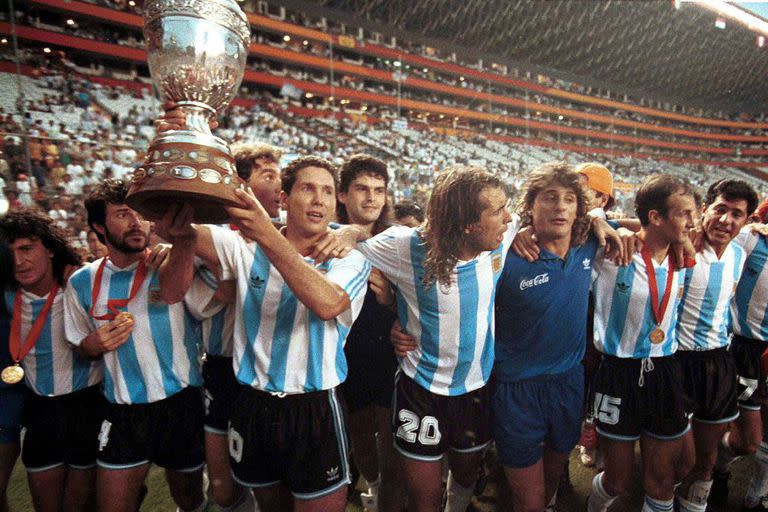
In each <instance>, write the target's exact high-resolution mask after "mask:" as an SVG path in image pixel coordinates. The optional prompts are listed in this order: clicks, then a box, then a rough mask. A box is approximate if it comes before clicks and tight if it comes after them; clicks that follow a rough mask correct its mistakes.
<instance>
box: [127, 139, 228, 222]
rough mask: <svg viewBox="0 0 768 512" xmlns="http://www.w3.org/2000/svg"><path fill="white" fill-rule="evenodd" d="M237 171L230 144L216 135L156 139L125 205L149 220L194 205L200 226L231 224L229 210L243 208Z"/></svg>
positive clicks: (134, 177) (195, 219)
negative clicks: (182, 204) (170, 209)
mask: <svg viewBox="0 0 768 512" xmlns="http://www.w3.org/2000/svg"><path fill="white" fill-rule="evenodd" d="M241 186H242V180H241V179H240V178H239V177H238V176H237V174H236V172H235V164H234V160H233V158H232V154H231V153H230V152H229V148H228V147H227V145H226V143H225V142H224V141H223V140H221V139H219V138H218V137H214V136H212V135H206V134H203V133H199V132H192V131H188V130H176V131H169V132H165V133H164V134H162V135H161V136H160V137H157V138H155V140H153V141H152V144H151V145H150V146H149V149H148V150H147V158H146V160H145V162H144V163H143V164H142V166H141V167H139V168H138V169H136V170H135V171H134V173H133V178H132V180H131V189H130V190H129V192H128V196H127V197H126V198H125V202H126V204H127V205H128V206H130V207H131V208H133V209H134V210H136V211H137V212H139V213H140V214H142V215H143V216H144V218H145V219H147V220H159V219H161V218H162V217H163V215H164V214H165V212H166V210H167V209H168V206H170V205H171V204H173V203H178V202H188V203H190V204H191V205H192V208H193V210H194V222H195V223H197V224H225V223H227V222H228V221H229V220H230V219H229V215H227V212H226V211H225V210H224V206H237V205H239V204H240V201H239V200H238V199H237V197H236V196H235V190H236V189H237V188H239V187H241Z"/></svg>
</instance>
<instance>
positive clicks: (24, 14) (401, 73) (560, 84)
mask: <svg viewBox="0 0 768 512" xmlns="http://www.w3.org/2000/svg"><path fill="white" fill-rule="evenodd" d="M89 1H91V3H96V4H101V5H104V6H106V7H110V8H113V9H123V10H128V11H131V12H135V13H136V14H141V4H142V2H135V1H132V0H129V1H128V2H123V1H122V0H120V1H118V2H115V1H112V0H89ZM246 8H248V7H247V6H246ZM274 13H279V14H274ZM267 15H269V16H271V17H273V18H279V19H283V20H286V21H289V22H292V23H295V24H299V25H303V26H307V27H310V28H314V29H318V30H321V31H325V32H328V33H331V34H334V35H347V36H350V37H353V38H358V36H359V34H358V31H357V30H356V29H355V28H353V27H348V26H345V25H343V24H341V23H336V22H333V21H330V20H327V19H325V18H319V19H315V18H313V17H310V16H307V15H306V14H305V13H290V12H286V10H285V9H284V8H275V7H273V6H270V8H269V12H268V13H267ZM65 18H67V15H66V14H55V13H51V12H48V11H44V10H38V9H35V8H34V7H30V8H28V9H26V10H19V11H17V13H16V21H17V23H20V24H29V25H31V26H34V27H37V28H44V29H46V30H53V31H56V32H62V33H69V34H72V35H76V36H79V37H86V38H88V39H94V40H99V41H103V42H108V43H112V44H118V45H121V46H129V47H141V46H142V44H143V43H142V37H141V34H140V31H139V30H138V29H129V28H125V27H118V26H112V25H110V26H107V25H105V24H103V23H100V22H99V21H98V20H88V19H81V18H78V19H77V20H74V19H71V18H70V19H67V21H66V23H65V22H64V20H65ZM252 39H253V42H256V43H262V44H267V45H270V46H274V47H278V48H283V49H289V50H292V51H296V52H301V53H310V54H312V55H315V56H320V57H324V58H328V59H333V60H334V61H338V62H345V63H349V64H355V65H359V66H362V67H367V68H371V69H376V70H386V71H390V72H392V77H393V81H390V82H389V83H382V82H376V81H372V80H370V79H369V78H367V77H363V76H352V75H344V74H340V75H337V76H333V77H329V76H328V73H327V72H325V71H322V70H314V71H308V70H307V69H302V68H294V67H292V66H290V65H286V64H285V63H282V62H270V61H265V60H263V59H260V58H254V57H252V58H251V59H249V68H250V69H252V70H261V71H268V72H270V73H271V74H274V75H278V76H290V77H292V78H296V79H300V80H311V81H313V82H316V83H330V82H331V81H332V82H333V84H334V85H336V86H341V87H348V88H352V89H356V90H365V91H368V92H372V93H376V94H386V95H389V96H395V95H399V96H401V97H403V98H408V99H415V100H421V101H428V102H431V103H436V102H437V103H440V104H443V105H447V106H452V107H459V108H465V109H471V110H475V111H480V112H489V113H493V114H498V115H513V116H515V117H522V118H523V119H531V120H535V121H542V122H547V123H551V124H554V125H557V126H564V127H566V126H567V127H576V128H586V129H598V130H601V131H604V132H606V133H611V134H620V135H628V136H636V137H638V136H639V137H642V138H651V139H656V140H662V139H665V135H664V134H660V133H658V132H653V131H641V132H640V133H639V134H638V131H637V130H634V129H631V128H626V127H621V126H616V125H610V126H606V124H604V123H596V122H591V121H585V120H580V119H576V118H572V117H569V116H568V112H567V110H576V111H579V112H585V113H589V114H598V115H606V116H612V117H613V118H616V119H624V120H628V121H634V122H640V123H646V124H651V125H655V126H662V127H667V128H675V129H684V130H694V131H700V132H703V133H715V134H732V133H738V134H740V135H756V136H762V135H765V133H764V130H758V129H755V130H743V129H742V130H738V131H734V130H733V129H730V128H727V127H717V126H707V125H691V124H685V123H681V122H679V121H676V120H672V119H665V118H662V117H654V116H650V115H644V114H641V113H638V112H634V111H631V110H624V109H612V108H609V107H599V106H597V105H590V104H582V103H580V104H576V103H573V102H569V101H567V100H564V99H560V98H557V97H555V96H550V95H547V94H541V93H537V92H536V91H534V90H528V89H524V88H515V87H511V86H504V85H502V84H500V83H498V82H492V81H491V80H487V81H483V80H479V79H476V78H472V77H471V76H466V77H465V76H457V75H454V74H450V73H447V72H441V71H439V70H438V69H436V68H429V67H424V68H421V67H419V66H411V65H410V64H409V63H407V62H401V61H398V60H395V59H382V58H376V57H373V56H366V55H362V54H359V53H355V52H354V51H353V50H351V49H349V48H344V47H339V46H336V47H330V46H329V45H327V44H324V43H322V42H318V41H314V40H307V39H303V40H302V39H297V38H293V39H292V38H287V39H286V38H284V36H283V35H282V34H274V33H268V32H264V31H262V30H254V31H253V35H252ZM389 41H390V43H392V42H393V41H394V46H392V45H390V46H392V47H393V48H394V49H397V50H400V51H403V52H406V53H411V54H414V55H418V56H422V57H428V58H430V59H431V60H434V61H436V62H448V63H455V64H459V65H461V66H464V67H466V68H467V70H470V69H472V70H476V71H482V72H488V73H492V74H497V75H500V76H504V77H511V78H515V79H520V80H523V81H527V82H529V83H530V84H531V85H536V86H537V87H539V86H545V87H553V88H555V89H561V90H565V91H569V92H576V93H580V94H585V95H587V96H592V97H594V98H601V99H610V100H615V101H620V102H623V103H627V104H628V105H638V106H643V107H651V108H655V109H660V110H667V111H670V112H675V113H683V114H688V115H694V116H703V117H709V118H715V119H724V120H738V121H755V122H763V121H765V114H759V115H756V116H752V115H748V114H744V113H741V112H739V113H731V114H725V113H722V112H709V111H704V110H702V109H700V108H687V109H686V108H685V107H681V106H677V105H670V104H665V103H662V102H657V101H652V100H647V99H643V98H634V97H632V96H630V95H627V94H620V95H618V94H616V93H611V92H610V91H606V90H603V89H600V88H594V87H589V86H585V85H581V84H578V83H575V82H569V81H566V80H561V79H554V78H550V77H547V76H546V75H542V74H538V73H537V74H532V73H530V72H524V71H521V70H519V69H517V68H513V67H510V66H506V65H499V64H495V63H491V64H489V65H484V63H483V62H482V61H479V62H462V61H461V59H458V58H457V56H456V54H455V53H449V54H446V55H443V54H442V53H444V52H441V51H440V50H439V49H436V48H432V47H427V46H424V45H418V44H409V43H408V42H403V41H398V40H392V39H390V40H389ZM367 42H368V43H370V42H371V40H370V39H368V41H367ZM378 44H383V45H387V43H386V40H382V41H379V43H378ZM96 68H97V69H94V70H93V71H94V72H97V73H103V72H104V69H103V67H101V66H97V67H96ZM409 76H411V77H416V78H422V79H426V80H428V81H431V82H435V83H440V84H444V85H451V86H454V87H457V88H461V89H466V90H467V91H471V92H472V93H473V94H475V95H476V98H475V99H471V98H466V97H462V96H440V97H438V96H437V95H436V94H435V93H433V92H430V91H426V90H421V89H415V88H412V87H408V86H404V87H399V86H398V85H397V84H396V82H397V81H401V82H403V81H405V80H406V78H407V77H409ZM136 78H138V74H137V73H136V70H135V68H132V69H131V70H130V72H129V79H136ZM490 94H493V95H500V96H504V97H507V98H514V99H518V100H525V101H529V102H531V103H532V104H534V105H542V106H546V107H555V108H557V109H565V112H564V113H563V114H564V115H559V114H552V113H547V112H540V111H537V110H536V108H535V107H533V108H530V109H528V110H525V111H522V110H520V109H515V108H513V107H510V106H508V105H504V104H503V103H501V104H499V103H496V104H494V102H493V101H491V100H490V99H489V98H488V95H490ZM318 100H319V99H315V100H314V101H315V102H316V101H318ZM529 110H530V111H529ZM495 130H496V131H497V133H499V134H506V133H507V132H508V131H510V130H511V129H509V128H504V127H501V126H496V127H495ZM669 138H670V136H669V135H666V139H665V140H669ZM675 141H677V142H683V143H692V144H699V145H702V146H709V147H724V146H727V147H733V148H738V149H743V148H750V147H753V145H751V144H749V143H731V144H724V143H723V142H721V141H716V140H702V139H697V138H695V137H685V136H675ZM587 142H588V141H587Z"/></svg>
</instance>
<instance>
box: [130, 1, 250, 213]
mask: <svg viewBox="0 0 768 512" xmlns="http://www.w3.org/2000/svg"><path fill="white" fill-rule="evenodd" d="M250 37H251V35H250V28H249V25H248V18H247V17H246V16H245V13H244V12H243V11H242V10H241V9H240V7H239V6H238V5H237V2H236V1H235V0H148V1H147V2H146V3H145V6H144V40H145V42H146V44H147V54H148V58H147V60H148V64H149V71H150V74H151V75H152V79H153V81H154V83H155V86H156V87H157V89H158V91H159V92H160V95H161V97H162V99H163V101H172V102H174V103H176V104H177V105H178V108H179V109H180V110H181V111H182V112H183V113H184V115H185V118H186V129H184V130H171V131H167V132H163V133H159V134H157V136H155V138H154V140H152V142H151V144H150V146H149V149H148V150H147V156H146V158H145V160H144V163H143V164H142V165H141V167H139V168H138V169H136V170H135V171H134V173H133V178H132V180H131V188H130V191H129V192H128V196H127V197H126V203H127V204H128V205H129V206H130V207H131V208H133V209H134V210H136V211H138V212H139V213H141V214H142V215H143V216H144V217H145V218H147V219H149V220H158V219H160V218H161V217H162V216H163V214H164V213H165V211H166V209H167V208H168V206H169V205H171V204H173V203H175V202H181V201H185V202H189V203H190V204H191V205H192V207H193V210H194V222H197V223H211V224H220V223H225V222H227V220H228V219H229V216H228V215H227V213H226V211H225V210H224V208H223V207H224V206H226V205H238V204H240V201H238V200H237V198H236V196H235V193H234V192H235V189H237V188H238V187H240V186H242V181H241V180H240V178H239V177H238V176H237V173H236V169H235V163H234V159H233V158H232V154H231V152H230V150H229V147H228V146H227V143H226V142H224V141H223V140H222V139H220V138H219V137H216V136H214V135H213V134H212V133H211V130H210V128H209V126H208V123H209V122H210V121H211V120H213V119H214V118H215V117H216V115H217V114H218V113H220V112H221V111H222V110H223V109H224V108H225V107H226V106H227V105H228V104H229V102H230V101H232V98H234V97H235V94H236V93H237V90H238V88H239V87H240V82H241V81H242V79H243V71H244V70H245V60H246V56H247V54H248V46H249V44H250Z"/></svg>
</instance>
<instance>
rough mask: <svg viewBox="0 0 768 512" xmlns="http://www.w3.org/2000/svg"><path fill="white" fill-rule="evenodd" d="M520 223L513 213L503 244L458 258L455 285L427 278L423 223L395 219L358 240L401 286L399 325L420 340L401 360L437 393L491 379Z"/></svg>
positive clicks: (419, 381) (405, 368)
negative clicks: (499, 308)
mask: <svg viewBox="0 0 768 512" xmlns="http://www.w3.org/2000/svg"><path fill="white" fill-rule="evenodd" d="M518 226H519V218H518V217H517V216H515V217H514V220H513V221H512V222H511V223H510V225H509V228H508V229H507V231H506V233H505V234H504V239H503V241H502V243H501V245H500V246H499V247H497V248H496V249H494V250H493V251H485V252H482V253H480V254H479V255H478V256H477V257H476V258H474V259H472V260H470V261H459V262H458V264H457V265H456V267H455V269H454V270H453V275H452V279H451V280H452V284H451V286H450V287H449V288H446V287H444V286H442V285H440V284H439V283H434V284H432V285H431V286H428V287H427V286H425V285H424V284H423V283H422V278H423V276H424V259H425V257H426V250H427V248H426V246H425V244H424V242H423V241H422V239H421V236H420V233H421V231H420V228H408V227H403V226H393V227H391V228H389V229H387V230H386V231H384V232H382V233H380V234H378V235H377V236H375V237H373V238H371V239H369V240H367V241H365V242H363V243H361V244H359V245H358V248H359V249H360V251H361V252H362V253H363V254H364V255H365V257H366V258H368V260H369V261H370V262H371V264H372V265H373V266H374V267H375V268H378V269H379V270H381V272H382V273H383V274H384V275H385V276H386V277H387V279H389V280H390V281H391V282H392V284H394V285H395V287H396V288H397V294H396V297H397V316H398V319H399V320H400V324H401V326H402V328H403V330H404V331H406V332H408V333H409V334H410V335H412V336H414V337H415V338H416V340H418V342H419V343H418V346H417V347H416V348H415V349H414V350H412V351H411V352H409V353H408V354H407V355H406V356H405V357H404V358H402V359H401V360H400V366H401V367H402V369H403V372H405V374H406V375H408V376H409V377H410V378H412V379H413V380H414V381H415V382H416V383H417V384H419V385H420V386H421V387H423V388H425V389H428V390H429V391H431V392H433V393H435V394H438V395H462V394H464V393H468V392H470V391H473V390H475V389H478V388H480V387H482V386H484V385H485V384H486V383H487V382H488V378H489V377H490V374H491V369H492V368H493V358H494V331H493V329H494V298H495V295H496V282H497V281H498V279H499V277H500V276H501V270H502V267H503V264H504V258H505V257H506V255H507V250H508V249H509V245H510V244H511V242H512V240H513V239H514V236H515V234H516V233H517V230H518Z"/></svg>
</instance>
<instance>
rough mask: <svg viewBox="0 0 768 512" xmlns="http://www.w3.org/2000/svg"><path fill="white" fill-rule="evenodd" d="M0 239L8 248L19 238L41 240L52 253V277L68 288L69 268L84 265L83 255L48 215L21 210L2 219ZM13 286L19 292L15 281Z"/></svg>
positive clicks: (25, 209)
mask: <svg viewBox="0 0 768 512" xmlns="http://www.w3.org/2000/svg"><path fill="white" fill-rule="evenodd" d="M0 238H2V241H3V243H5V244H7V245H8V246H10V245H11V244H13V242H14V241H16V240H18V239H19V238H31V239H35V238H37V239H39V240H40V241H41V242H42V244H43V246H44V247H45V248H46V249H48V250H49V251H51V252H52V253H53V258H51V263H52V265H53V277H54V279H56V282H57V283H58V284H59V286H62V287H63V286H64V285H65V280H64V275H65V273H66V268H67V266H68V265H80V263H81V261H82V260H81V259H80V254H78V252H77V251H76V250H75V249H74V247H72V245H70V243H69V242H68V241H67V236H66V234H65V233H64V231H63V230H62V229H61V228H59V227H58V226H56V225H55V223H54V221H53V219H51V218H50V217H49V216H48V215H46V214H44V213H42V212H39V211H37V210H31V209H27V208H22V209H19V210H13V211H10V212H8V213H7V214H6V215H5V216H4V217H2V218H0ZM11 261H13V260H12V259H11ZM12 286H13V288H18V283H17V282H16V280H15V279H14V280H13V284H12Z"/></svg>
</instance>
